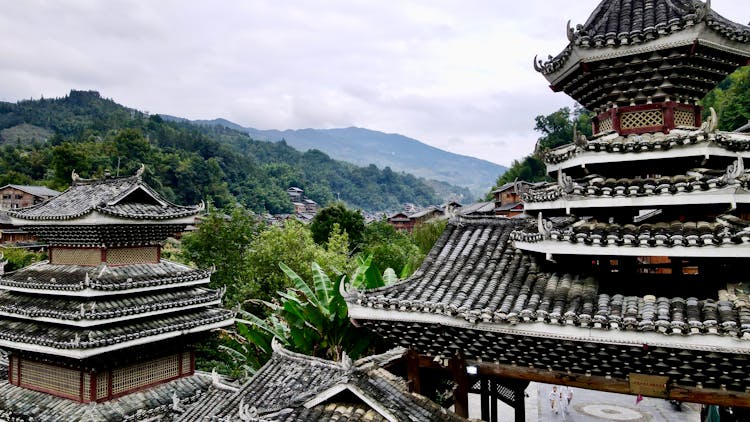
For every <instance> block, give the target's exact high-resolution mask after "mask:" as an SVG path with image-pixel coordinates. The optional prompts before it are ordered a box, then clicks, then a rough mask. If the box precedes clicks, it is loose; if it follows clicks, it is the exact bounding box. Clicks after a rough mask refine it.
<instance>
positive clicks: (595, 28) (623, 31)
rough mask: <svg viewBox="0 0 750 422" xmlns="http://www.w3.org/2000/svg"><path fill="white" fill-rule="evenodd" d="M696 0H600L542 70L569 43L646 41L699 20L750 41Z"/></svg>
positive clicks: (748, 33)
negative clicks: (568, 41) (583, 22)
mask: <svg viewBox="0 0 750 422" xmlns="http://www.w3.org/2000/svg"><path fill="white" fill-rule="evenodd" d="M706 12H707V11H706V8H705V4H704V3H703V2H700V1H697V0H651V1H638V0H603V1H602V2H601V3H599V6H598V7H597V8H596V9H595V10H594V12H593V13H592V14H591V16H590V17H589V18H588V20H587V21H586V23H585V24H583V25H579V26H577V27H576V29H575V31H573V33H572V34H570V36H571V37H572V40H571V42H570V44H569V45H568V46H567V47H566V48H565V49H564V50H563V51H562V52H561V53H560V54H558V55H557V56H556V57H554V58H553V59H551V60H549V61H547V62H546V63H544V64H543V66H542V73H545V74H546V73H552V72H555V71H556V70H558V69H559V68H560V67H561V66H562V65H563V63H565V61H566V60H567V59H568V58H569V57H570V54H571V52H572V49H573V46H576V47H581V48H615V47H618V46H621V45H622V46H626V45H634V44H641V43H645V42H649V41H651V40H654V39H657V38H660V37H665V36H668V35H671V34H673V33H676V32H680V31H683V30H685V29H687V28H690V27H693V26H695V25H696V24H698V23H699V22H701V21H702V20H705V22H706V24H707V26H708V27H709V28H711V29H713V30H714V31H715V32H716V33H718V34H720V35H721V36H722V37H724V38H726V39H728V40H731V41H735V42H740V43H750V28H748V27H747V26H745V25H740V24H737V23H735V22H732V21H730V20H729V19H726V18H725V17H723V16H721V15H720V14H718V13H716V12H715V11H714V10H708V13H706Z"/></svg>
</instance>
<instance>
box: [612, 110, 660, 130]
mask: <svg viewBox="0 0 750 422" xmlns="http://www.w3.org/2000/svg"><path fill="white" fill-rule="evenodd" d="M662 125H664V113H662V111H661V110H643V111H631V112H629V113H623V114H622V115H621V116H620V129H623V130H627V129H639V128H647V127H656V126H662Z"/></svg>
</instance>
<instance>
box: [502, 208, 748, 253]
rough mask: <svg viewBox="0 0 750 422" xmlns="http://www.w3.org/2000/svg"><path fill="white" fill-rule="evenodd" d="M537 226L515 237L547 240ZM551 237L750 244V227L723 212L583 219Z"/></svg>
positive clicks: (590, 241)
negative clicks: (655, 219)
mask: <svg viewBox="0 0 750 422" xmlns="http://www.w3.org/2000/svg"><path fill="white" fill-rule="evenodd" d="M543 237H544V236H543V235H542V234H541V233H539V232H538V230H537V229H535V228H531V227H520V228H519V229H517V230H514V231H513V232H512V234H511V239H513V240H520V241H523V242H537V241H541V240H543ZM550 239H551V240H555V241H559V242H569V243H580V244H586V245H595V246H607V245H631V246H638V247H649V246H663V245H666V246H688V247H702V246H706V245H721V244H730V245H736V244H750V227H748V223H747V222H746V221H743V220H740V219H739V218H737V217H735V216H732V215H721V216H718V217H716V220H715V221H692V222H681V221H671V222H659V223H653V224H651V223H644V224H622V225H621V224H617V223H604V222H598V221H596V220H586V221H584V220H579V221H576V222H574V223H571V224H566V225H564V226H558V227H554V228H552V229H551V230H550Z"/></svg>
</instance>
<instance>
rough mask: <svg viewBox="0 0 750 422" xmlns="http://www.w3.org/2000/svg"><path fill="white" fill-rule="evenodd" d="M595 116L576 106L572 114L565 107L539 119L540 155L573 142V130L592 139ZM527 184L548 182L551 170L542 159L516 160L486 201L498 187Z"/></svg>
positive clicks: (488, 198)
mask: <svg viewBox="0 0 750 422" xmlns="http://www.w3.org/2000/svg"><path fill="white" fill-rule="evenodd" d="M592 116H593V115H592V113H591V112H590V111H588V110H586V109H584V108H582V107H580V106H576V107H575V108H574V109H573V111H572V112H571V110H570V108H569V107H563V108H561V109H559V110H557V111H555V112H554V113H552V114H548V115H546V116H544V115H539V116H536V118H535V119H534V121H535V122H536V126H534V130H536V131H537V132H539V133H541V134H542V136H540V137H539V138H538V140H537V151H535V152H542V151H544V150H546V149H552V148H557V147H559V146H561V145H565V144H569V143H571V142H573V138H574V136H573V132H574V130H573V128H575V129H576V130H575V131H576V132H578V133H580V134H583V135H586V136H591V118H592ZM515 180H525V181H527V182H539V181H542V180H547V168H546V167H545V165H544V163H543V162H542V160H541V157H539V156H537V155H536V154H534V155H528V156H526V157H524V158H523V159H522V160H520V161H519V160H514V161H513V164H512V165H511V167H510V168H509V169H508V170H507V171H506V172H505V173H503V174H501V175H500V177H498V179H497V181H496V182H495V186H494V187H493V188H492V189H490V192H488V193H487V195H486V199H487V200H490V199H491V198H492V191H493V190H495V189H497V188H498V187H500V186H502V185H504V184H506V183H510V182H513V181H515Z"/></svg>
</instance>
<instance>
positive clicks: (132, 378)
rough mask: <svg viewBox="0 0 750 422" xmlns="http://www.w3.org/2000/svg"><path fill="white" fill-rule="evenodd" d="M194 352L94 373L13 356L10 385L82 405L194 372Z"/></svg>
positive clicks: (9, 378) (9, 370)
mask: <svg viewBox="0 0 750 422" xmlns="http://www.w3.org/2000/svg"><path fill="white" fill-rule="evenodd" d="M193 362H194V357H193V352H189V351H188V352H181V353H177V354H173V355H170V356H166V357H162V358H158V359H154V360H150V361H147V362H141V363H137V364H134V365H130V366H127V367H124V368H117V369H114V370H103V371H99V372H90V371H88V370H80V369H72V368H66V367H62V366H57V365H54V364H49V363H42V362H37V361H34V360H28V359H25V358H21V357H19V356H13V355H11V356H10V358H9V367H8V381H9V383H10V384H13V385H17V386H21V387H25V388H28V389H30V390H36V391H42V392H45V393H48V394H52V395H54V396H57V397H64V398H68V399H72V400H75V401H79V402H84V403H86V402H91V401H104V400H109V399H113V398H116V397H119V396H123V395H125V394H129V393H133V392H136V391H139V390H143V389H146V388H148V387H151V386H153V385H156V384H160V383H163V382H167V381H172V380H174V379H177V378H180V377H183V376H188V375H192V374H193V373H194V364H193Z"/></svg>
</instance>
